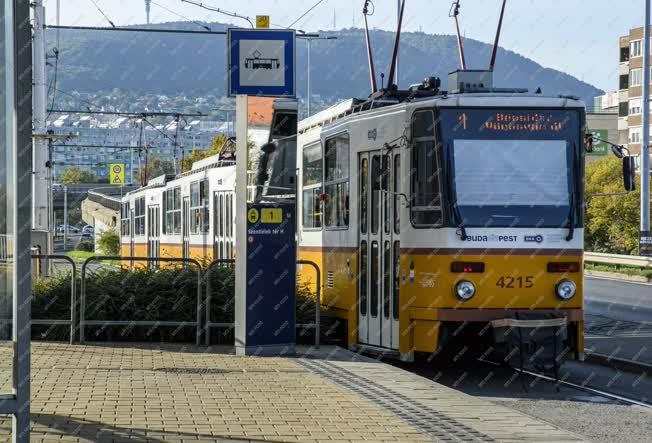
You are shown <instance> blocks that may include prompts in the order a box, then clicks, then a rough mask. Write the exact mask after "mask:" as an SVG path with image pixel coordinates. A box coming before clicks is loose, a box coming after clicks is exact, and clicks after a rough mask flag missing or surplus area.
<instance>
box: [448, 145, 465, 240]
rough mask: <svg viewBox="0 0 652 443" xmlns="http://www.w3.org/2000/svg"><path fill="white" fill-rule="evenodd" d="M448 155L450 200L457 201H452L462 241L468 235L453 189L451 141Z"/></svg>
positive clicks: (457, 232)
mask: <svg viewBox="0 0 652 443" xmlns="http://www.w3.org/2000/svg"><path fill="white" fill-rule="evenodd" d="M446 155H447V156H448V157H447V159H446V160H447V161H446V163H448V188H449V189H450V201H451V203H452V202H453V198H454V199H455V203H452V205H453V215H455V218H456V219H457V220H458V222H459V225H457V231H456V234H457V235H459V236H460V239H461V240H462V241H465V240H466V238H467V236H466V228H465V227H464V219H462V213H461V212H460V208H459V206H457V195H455V192H454V191H453V160H452V158H453V155H452V152H451V149H450V143H447V144H446Z"/></svg>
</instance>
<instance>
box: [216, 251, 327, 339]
mask: <svg viewBox="0 0 652 443" xmlns="http://www.w3.org/2000/svg"><path fill="white" fill-rule="evenodd" d="M225 264H228V265H230V266H232V265H233V264H235V260H233V259H216V260H213V261H212V262H210V263H209V264H208V266H207V267H206V270H205V276H206V322H205V323H204V330H205V331H206V337H205V342H206V346H209V345H210V335H211V334H210V331H211V328H233V327H234V323H214V322H211V319H210V316H211V301H212V297H213V296H212V290H211V279H210V273H211V271H212V270H213V269H214V268H215V267H216V266H218V265H221V266H223V265H225ZM297 264H298V265H308V266H312V267H313V268H314V269H315V273H316V274H317V279H316V283H317V297H316V303H315V323H309V324H297V325H296V326H297V327H302V328H315V346H316V347H319V338H320V337H319V336H320V334H321V271H320V270H319V266H317V263H315V262H313V261H310V260H298V261H297Z"/></svg>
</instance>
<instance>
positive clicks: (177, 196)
mask: <svg viewBox="0 0 652 443" xmlns="http://www.w3.org/2000/svg"><path fill="white" fill-rule="evenodd" d="M163 212H164V214H165V223H163V233H164V234H181V188H180V187H176V188H173V189H168V190H167V191H165V193H164V195H163Z"/></svg>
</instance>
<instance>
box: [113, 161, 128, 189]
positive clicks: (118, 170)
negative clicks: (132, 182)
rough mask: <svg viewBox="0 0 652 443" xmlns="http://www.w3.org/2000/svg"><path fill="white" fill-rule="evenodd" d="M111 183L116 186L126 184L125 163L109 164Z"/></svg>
mask: <svg viewBox="0 0 652 443" xmlns="http://www.w3.org/2000/svg"><path fill="white" fill-rule="evenodd" d="M109 183H110V184H112V185H116V186H122V185H124V184H125V165H124V163H111V164H110V165H109Z"/></svg>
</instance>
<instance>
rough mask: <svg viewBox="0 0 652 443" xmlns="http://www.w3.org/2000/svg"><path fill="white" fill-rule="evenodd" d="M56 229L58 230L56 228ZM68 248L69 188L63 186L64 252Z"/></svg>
mask: <svg viewBox="0 0 652 443" xmlns="http://www.w3.org/2000/svg"><path fill="white" fill-rule="evenodd" d="M54 229H56V227H55V228H54ZM55 232H56V231H55ZM67 247H68V186H67V185H63V250H64V251H66V250H67Z"/></svg>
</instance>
